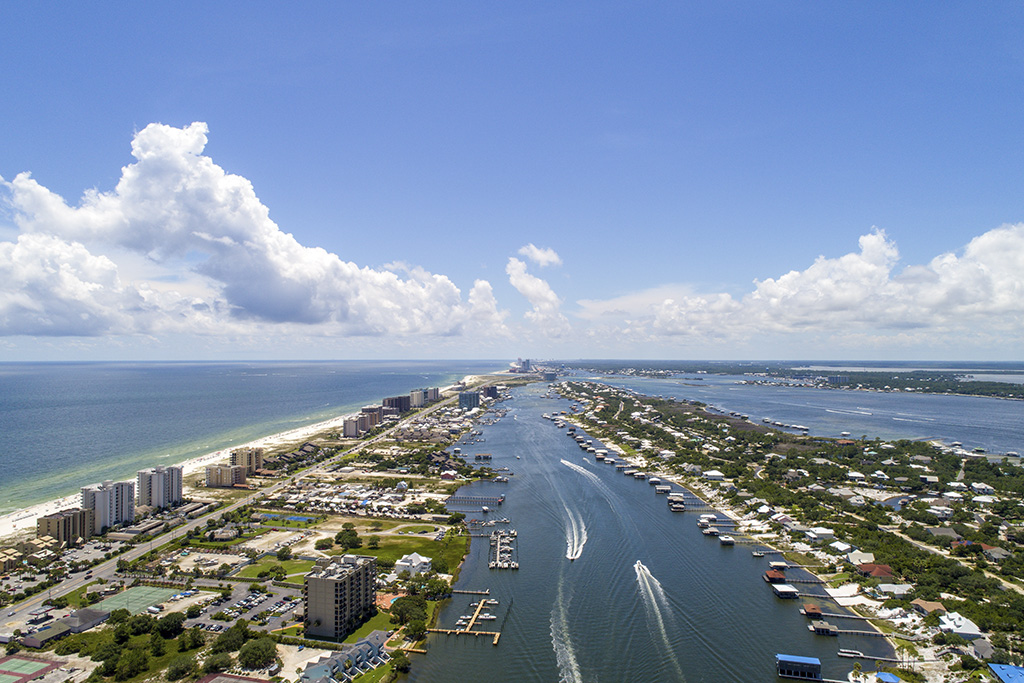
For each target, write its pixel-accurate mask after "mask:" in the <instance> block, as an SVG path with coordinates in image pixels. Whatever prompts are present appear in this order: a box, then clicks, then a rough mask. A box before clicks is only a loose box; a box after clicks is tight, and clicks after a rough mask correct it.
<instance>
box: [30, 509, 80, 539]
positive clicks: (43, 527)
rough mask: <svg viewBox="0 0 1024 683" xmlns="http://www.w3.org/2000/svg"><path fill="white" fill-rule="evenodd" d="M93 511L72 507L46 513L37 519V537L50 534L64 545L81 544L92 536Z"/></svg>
mask: <svg viewBox="0 0 1024 683" xmlns="http://www.w3.org/2000/svg"><path fill="white" fill-rule="evenodd" d="M93 515H94V513H93V511H92V510H89V509H82V508H71V509H68V510H61V511H60V512H54V513H53V514H52V515H44V516H42V517H40V518H39V519H37V520H36V537H37V538H39V537H42V536H50V537H52V538H55V539H57V541H58V542H59V543H60V544H61V546H62V547H65V548H70V547H72V546H77V545H81V544H82V543H84V542H85V541H87V540H88V539H89V537H90V536H92V533H93V531H92V530H93Z"/></svg>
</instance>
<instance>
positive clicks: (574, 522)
mask: <svg viewBox="0 0 1024 683" xmlns="http://www.w3.org/2000/svg"><path fill="white" fill-rule="evenodd" d="M562 507H564V508H565V514H566V517H567V518H568V523H567V524H566V526H565V557H566V559H569V560H578V559H580V555H582V554H583V546H585V545H586V544H587V525H586V524H584V523H583V517H581V516H580V515H579V514H577V513H576V512H574V511H573V510H571V509H569V506H568V505H566V504H565V503H563V504H562Z"/></svg>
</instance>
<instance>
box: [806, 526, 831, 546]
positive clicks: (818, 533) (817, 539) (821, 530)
mask: <svg viewBox="0 0 1024 683" xmlns="http://www.w3.org/2000/svg"><path fill="white" fill-rule="evenodd" d="M804 535H805V536H806V537H807V539H808V540H810V541H811V543H821V542H824V541H831V540H832V539H833V538H835V532H834V531H832V529H829V528H827V527H823V526H816V527H813V528H811V529H808V530H807V532H806V533H805V534H804Z"/></svg>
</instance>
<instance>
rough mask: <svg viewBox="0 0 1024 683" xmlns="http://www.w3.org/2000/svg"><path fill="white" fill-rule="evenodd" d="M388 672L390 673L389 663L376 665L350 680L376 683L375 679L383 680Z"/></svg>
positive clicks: (357, 682) (356, 682)
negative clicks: (374, 667) (371, 669)
mask: <svg viewBox="0 0 1024 683" xmlns="http://www.w3.org/2000/svg"><path fill="white" fill-rule="evenodd" d="M389 673H391V664H390V663H388V664H385V665H384V666H378V667H377V668H376V669H374V670H373V671H368V672H367V673H365V674H360V675H359V676H356V677H355V678H354V679H352V681H353V683H377V681H380V680H383V679H384V677H385V676H387V675H388V674H389Z"/></svg>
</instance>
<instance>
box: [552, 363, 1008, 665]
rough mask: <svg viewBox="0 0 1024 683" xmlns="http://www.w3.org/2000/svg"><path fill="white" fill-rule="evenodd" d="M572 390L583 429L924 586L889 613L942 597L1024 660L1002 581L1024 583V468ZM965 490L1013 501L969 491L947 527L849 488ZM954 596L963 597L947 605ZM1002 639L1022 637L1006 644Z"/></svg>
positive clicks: (594, 388) (568, 388)
mask: <svg viewBox="0 0 1024 683" xmlns="http://www.w3.org/2000/svg"><path fill="white" fill-rule="evenodd" d="M651 371H652V372H658V371H659V370H657V369H652V370H651ZM763 371H764V370H763V369H761V370H759V372H763ZM640 372H641V371H636V372H635V373H634V374H640ZM745 372H752V370H751V369H750V368H748V369H747V370H745ZM563 386H564V388H563V395H566V396H567V397H570V398H572V399H573V400H576V401H579V402H580V403H581V404H584V405H586V406H587V411H588V412H587V414H586V415H582V414H581V415H577V416H576V417H575V418H574V421H576V422H578V423H581V424H582V425H583V426H584V428H585V429H586V431H587V433H588V434H592V435H594V436H597V437H602V438H606V439H610V440H611V441H613V442H615V443H616V444H623V443H626V444H632V445H634V446H639V444H640V443H641V442H647V443H649V444H650V445H649V446H646V447H645V448H643V449H642V454H643V455H644V456H645V457H647V458H652V455H653V454H655V453H659V452H661V451H671V452H672V455H670V456H668V457H667V458H657V462H658V467H659V468H660V469H661V470H664V471H668V472H670V473H672V474H676V475H679V476H680V477H683V478H685V477H687V476H688V475H689V476H692V475H690V472H691V470H692V471H693V472H696V473H699V472H701V471H706V470H709V469H717V470H720V471H721V472H723V473H724V475H725V477H726V479H727V480H728V481H727V482H726V483H721V484H719V483H716V484H712V486H715V487H717V488H718V489H719V491H720V492H721V494H722V495H723V496H724V497H725V499H726V500H727V501H729V502H730V503H731V504H732V505H734V506H736V507H738V508H741V509H742V508H744V507H745V506H746V503H747V501H748V500H749V499H750V498H752V497H756V498H758V499H761V500H763V501H766V502H767V503H768V505H769V507H771V508H773V510H774V511H784V512H785V513H786V514H787V515H788V516H789V517H790V518H791V519H792V520H794V521H795V522H796V523H799V524H803V525H807V526H811V525H813V526H825V527H828V528H830V529H832V530H833V531H834V533H835V537H836V539H837V540H841V541H845V542H847V543H849V544H851V545H853V546H855V547H857V548H858V549H860V550H862V551H865V552H870V553H873V554H874V556H875V562H876V563H878V564H886V565H889V566H890V567H891V568H892V570H893V573H894V575H895V577H896V578H895V580H896V581H900V582H907V583H911V584H913V585H914V587H915V589H914V592H913V593H912V594H911V595H909V596H906V599H905V600H897V601H889V602H887V604H890V603H891V604H892V605H896V604H900V605H904V606H905V605H906V604H909V601H910V600H913V599H914V598H923V599H926V600H939V599H940V598H941V599H942V601H943V604H944V605H945V607H946V609H947V610H949V611H957V612H959V613H961V614H963V615H964V616H966V617H967V618H969V619H971V620H972V621H974V622H975V623H976V624H977V625H978V626H979V627H980V628H982V629H983V630H985V631H990V632H992V633H993V636H992V637H993V639H994V640H995V641H996V642H1000V645H997V646H996V647H997V654H996V657H997V659H999V660H1000V661H1003V660H1006V661H1013V662H1017V661H1024V648H1022V647H1021V646H1020V644H1019V643H1017V638H1016V636H1015V634H1017V633H1019V632H1020V630H1021V629H1022V628H1024V595H1022V594H1021V593H1019V592H1017V591H1013V590H1005V589H1004V587H1003V586H1002V584H1001V583H1000V582H999V581H998V580H997V579H996V578H994V577H993V575H998V576H1000V577H1002V578H1005V579H1007V580H1018V579H1024V548H1022V547H1021V545H1022V542H1024V507H1022V506H1021V505H1020V504H1019V500H1020V496H1021V495H1024V469H1022V468H1021V467H1019V466H1018V465H1017V464H1015V463H1011V462H1008V461H1003V462H990V461H988V460H986V459H985V458H966V459H965V458H963V457H961V456H959V455H957V454H956V453H954V452H952V451H948V450H942V449H939V448H936V447H935V446H933V445H931V444H929V443H924V442H919V441H909V440H896V441H884V440H881V439H866V438H860V439H840V440H834V439H827V438H815V437H806V436H799V435H795V434H789V433H783V432H778V431H775V430H773V429H770V428H768V427H767V426H765V425H762V424H755V423H751V422H749V421H747V420H744V419H741V418H737V417H735V416H727V415H722V414H719V413H716V412H713V411H708V410H706V409H705V407H704V406H703V405H702V404H699V403H690V402H678V401H673V400H665V399H657V398H650V397H641V396H636V395H632V394H628V393H625V392H618V391H617V390H615V389H612V388H609V387H607V386H604V385H597V384H592V383H587V382H572V383H567V384H566V385H563ZM1007 386H1012V385H1007ZM698 468H699V469H698ZM854 471H856V472H860V473H861V474H862V477H861V478H862V479H864V480H866V481H864V483H861V484H858V483H855V482H853V481H852V480H851V478H850V475H851V473H852V472H854ZM924 474H927V476H928V478H927V479H926V478H925V476H923V475H924ZM954 482H966V483H975V482H982V483H986V484H989V485H991V486H992V487H993V488H994V489H995V491H996V492H997V494H1002V495H1004V496H1005V498H1004V500H1002V501H1000V502H998V503H997V504H995V505H992V506H990V507H985V506H982V505H979V504H977V503H975V502H973V501H972V500H971V498H972V495H973V494H970V493H969V492H968V493H967V494H965V496H964V500H963V501H962V502H957V503H955V504H953V507H954V512H953V516H952V519H951V520H949V521H948V522H942V521H940V520H939V519H938V517H937V516H936V515H935V514H933V513H932V512H929V510H928V505H929V503H925V502H923V501H917V502H913V503H911V504H909V505H907V506H905V507H904V508H903V509H902V510H901V511H900V512H899V513H897V512H896V511H895V510H894V509H893V508H890V507H886V506H884V505H881V504H878V503H876V502H874V501H873V500H871V499H870V498H868V497H865V498H864V499H863V500H861V501H859V502H856V503H855V502H854V501H853V500H852V499H853V498H854V494H853V493H852V492H850V491H849V488H850V487H851V486H859V487H860V488H868V487H871V488H874V489H882V490H885V491H886V492H887V496H888V497H913V496H915V495H920V496H926V495H927V494H928V492H930V491H944V490H948V488H949V486H948V485H949V484H951V483H954ZM957 485H958V486H964V484H963V483H959V484H957ZM844 492H845V493H844ZM772 524H773V526H774V528H775V530H776V531H783V529H782V526H781V525H780V524H778V523H774V522H773V523H772ZM938 526H944V527H946V528H947V529H948V530H949V531H951V532H953V533H955V534H957V536H959V537H960V538H962V539H963V540H964V541H965V542H969V543H970V545H964V544H959V545H958V547H952V543H951V541H952V540H953V538H950V537H948V536H947V537H944V538H943V537H941V536H940V537H936V536H934V535H933V534H932V533H930V532H929V531H927V528H928V527H938ZM1001 527H1005V528H1007V529H1008V530H1007V531H1006V533H1005V537H1003V536H1001V534H1000V528H1001ZM895 531H899V532H900V533H901V534H905V535H906V536H907V537H909V538H912V539H914V540H915V541H917V542H919V543H922V544H926V545H929V546H933V547H935V548H944V549H947V550H948V551H949V556H944V555H942V554H936V553H934V552H929V551H928V550H926V549H923V548H921V547H919V546H918V545H915V544H914V543H912V542H910V541H908V540H907V538H904V537H902V536H901V535H898V534H897V533H895ZM954 538H955V537H954ZM981 544H986V546H987V547H991V546H995V547H998V548H1002V549H1004V550H1006V551H1007V552H1009V553H1010V554H1009V557H1007V558H1006V559H1004V560H1002V562H1000V563H999V564H996V563H995V562H992V561H989V560H987V559H986V558H985V557H984V556H983V555H982V552H981V551H982V550H983V546H982V545H981ZM787 557H788V558H789V559H791V560H793V561H795V562H796V563H799V564H818V563H819V562H818V560H814V559H810V558H807V557H803V556H797V555H790V554H787ZM835 565H836V566H838V567H839V568H840V569H839V571H840V572H842V573H841V574H840V575H838V576H837V577H836V578H835V579H834V580H833V583H837V582H838V580H839V579H842V578H847V577H848V578H850V579H852V580H854V581H858V582H861V583H868V584H870V583H871V581H870V580H865V579H863V578H861V577H860V576H854V575H852V574H848V573H847V572H848V571H849V565H847V564H846V563H845V562H844V561H843V559H842V557H841V556H838V555H837V556H836V559H835ZM844 566H845V567H847V569H846V570H843V569H842V567H844ZM986 571H987V572H989V573H988V574H987V573H986ZM949 595H954V596H957V597H956V598H955V599H950V598H948V597H943V596H949ZM1001 634H1008V635H1014V637H1013V638H1010V639H1006V640H1005V641H999V636H1000V635H1001ZM1014 647H1017V648H1018V649H1019V650H1021V651H1020V652H1018V651H1017V650H1014V649H1012V648H1014Z"/></svg>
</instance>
